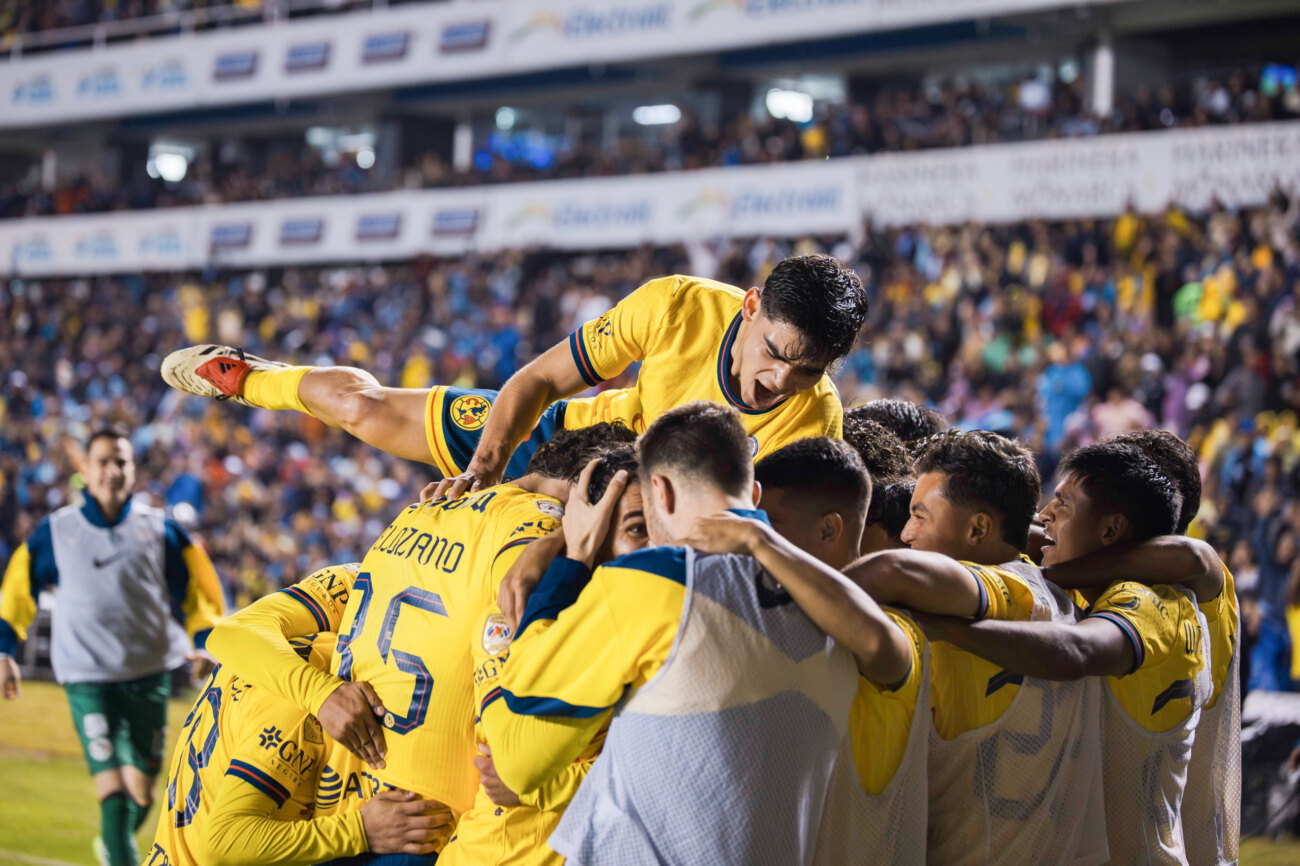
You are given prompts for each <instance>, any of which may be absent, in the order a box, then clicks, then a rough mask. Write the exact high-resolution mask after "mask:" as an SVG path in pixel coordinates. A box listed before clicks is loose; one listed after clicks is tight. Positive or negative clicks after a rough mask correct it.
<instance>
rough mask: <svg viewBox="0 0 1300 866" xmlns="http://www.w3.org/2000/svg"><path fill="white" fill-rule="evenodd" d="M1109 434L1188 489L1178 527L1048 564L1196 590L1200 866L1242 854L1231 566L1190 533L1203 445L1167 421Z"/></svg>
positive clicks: (1075, 577)
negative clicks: (1195, 446) (1202, 649)
mask: <svg viewBox="0 0 1300 866" xmlns="http://www.w3.org/2000/svg"><path fill="white" fill-rule="evenodd" d="M1107 441H1108V442H1116V443H1124V444H1128V445H1133V446H1136V447H1138V448H1140V449H1142V451H1143V452H1145V453H1146V455H1147V456H1148V457H1150V458H1151V459H1152V460H1154V461H1155V462H1156V464H1157V465H1158V466H1159V467H1160V470H1161V472H1163V473H1164V474H1165V476H1166V477H1168V478H1169V479H1170V480H1171V481H1173V482H1174V485H1175V486H1176V487H1177V488H1178V493H1179V494H1180V495H1181V496H1182V507H1181V508H1180V509H1179V516H1178V525H1177V527H1176V528H1175V532H1176V533H1177V534H1176V535H1162V536H1159V537H1157V538H1151V539H1148V540H1146V541H1143V542H1140V543H1137V544H1112V545H1107V546H1105V547H1101V548H1098V549H1097V550H1095V551H1093V552H1092V553H1089V554H1087V555H1085V556H1080V557H1074V558H1072V559H1070V560H1069V561H1068V562H1062V561H1060V557H1054V558H1053V561H1052V564H1051V565H1049V566H1047V567H1046V568H1045V569H1044V571H1043V574H1044V576H1046V577H1047V578H1048V579H1049V580H1052V581H1053V582H1055V583H1056V584H1058V585H1059V586H1062V587H1065V588H1066V589H1089V588H1091V589H1094V590H1100V589H1105V588H1106V587H1107V586H1109V585H1111V584H1112V583H1115V582H1116V581H1120V580H1133V581H1136V582H1138V583H1143V584H1146V585H1148V586H1152V585H1155V584H1162V583H1164V584H1168V583H1178V584H1181V585H1182V586H1185V587H1186V588H1187V589H1190V590H1191V591H1192V593H1193V594H1194V595H1195V596H1196V603H1197V607H1198V608H1200V611H1201V613H1202V615H1204V616H1205V620H1206V625H1207V626H1208V627H1209V633H1208V639H1209V645H1210V661H1211V663H1212V668H1211V674H1212V686H1213V691H1212V692H1211V694H1210V700H1209V702H1208V703H1207V704H1206V705H1205V708H1204V709H1202V710H1201V718H1200V721H1199V722H1198V723H1197V725H1196V739H1195V740H1194V741H1193V742H1192V757H1191V762H1190V764H1189V765H1188V769H1187V786H1186V790H1185V793H1184V795H1183V811H1182V814H1183V835H1184V839H1185V841H1186V849H1187V860H1188V862H1189V863H1191V864H1193V866H1203V864H1204V866H1226V864H1229V863H1235V862H1236V861H1237V846H1238V839H1239V836H1240V832H1241V674H1240V666H1241V660H1240V653H1241V632H1240V621H1239V613H1238V610H1237V592H1236V587H1235V585H1234V582H1233V578H1232V573H1231V572H1230V571H1229V570H1228V567H1227V566H1226V565H1225V564H1224V563H1223V562H1222V561H1221V560H1220V559H1219V557H1218V554H1217V553H1215V551H1214V548H1213V547H1211V546H1210V545H1208V544H1206V543H1205V542H1203V541H1199V540H1197V539H1192V538H1187V537H1185V535H1184V533H1186V532H1187V528H1188V526H1190V525H1191V522H1192V520H1193V518H1195V516H1196V512H1197V511H1198V510H1199V509H1200V507H1201V474H1200V467H1199V466H1198V464H1197V459H1196V455H1195V454H1194V453H1193V452H1192V450H1191V449H1190V448H1188V447H1187V444H1186V443H1184V442H1183V440H1181V439H1179V438H1178V437H1177V436H1175V435H1173V434H1172V433H1168V432H1166V431H1164V430H1141V431H1136V432H1133V433H1123V434H1121V435H1119V436H1115V437H1113V438H1112V439H1109V440H1107Z"/></svg>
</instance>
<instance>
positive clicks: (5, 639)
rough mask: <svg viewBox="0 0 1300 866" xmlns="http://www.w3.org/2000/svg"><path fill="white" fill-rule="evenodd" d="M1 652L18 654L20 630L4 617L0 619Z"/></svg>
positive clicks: (12, 654)
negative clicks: (15, 629) (15, 628)
mask: <svg viewBox="0 0 1300 866" xmlns="http://www.w3.org/2000/svg"><path fill="white" fill-rule="evenodd" d="M0 653H4V654H5V655H11V656H16V655H17V654H18V632H16V631H14V627H13V626H11V625H10V624H9V623H7V622H5V621H4V620H2V619H0Z"/></svg>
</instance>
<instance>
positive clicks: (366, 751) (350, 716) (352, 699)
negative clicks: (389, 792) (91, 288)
mask: <svg viewBox="0 0 1300 866" xmlns="http://www.w3.org/2000/svg"><path fill="white" fill-rule="evenodd" d="M384 714H385V710H384V703H383V701H381V700H380V699H379V695H377V694H375V690H374V689H373V688H371V687H370V683H343V685H341V686H339V687H338V688H337V689H335V690H334V692H333V694H331V695H330V696H329V697H328V698H326V699H325V703H323V704H321V707H320V712H318V713H317V714H316V720H317V721H318V722H320V726H321V727H322V728H324V729H325V733H327V734H329V735H330V736H331V737H333V738H334V739H335V740H336V741H338V742H339V743H340V744H342V746H343V748H345V749H347V750H348V751H349V752H351V753H352V754H354V755H356V756H357V757H358V758H360V759H361V760H363V761H365V762H366V763H367V764H369V765H370V768H371V769H372V770H382V769H383V768H384V756H385V755H387V754H388V746H387V745H386V744H385V742H384V726H383V725H382V724H381V722H380V719H382V718H383V717H384Z"/></svg>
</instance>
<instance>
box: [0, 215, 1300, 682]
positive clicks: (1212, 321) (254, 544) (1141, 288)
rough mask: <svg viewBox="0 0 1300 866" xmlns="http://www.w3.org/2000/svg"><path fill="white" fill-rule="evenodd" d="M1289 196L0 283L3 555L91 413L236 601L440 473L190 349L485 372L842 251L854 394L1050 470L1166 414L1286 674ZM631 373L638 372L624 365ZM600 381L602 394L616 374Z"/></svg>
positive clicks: (1202, 518)
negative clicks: (617, 311) (1089, 216)
mask: <svg viewBox="0 0 1300 866" xmlns="http://www.w3.org/2000/svg"><path fill="white" fill-rule="evenodd" d="M1298 225H1300V199H1297V198H1296V197H1292V196H1290V195H1287V194H1283V193H1278V194H1277V195H1275V197H1274V198H1273V200H1272V201H1271V202H1270V203H1269V204H1268V205H1267V206H1265V207H1261V208H1258V209H1255V210H1250V211H1246V212H1232V211H1228V210H1223V209H1215V210H1213V211H1211V212H1209V213H1203V214H1189V213H1184V212H1181V211H1178V210H1169V211H1168V212H1165V213H1162V214H1156V215H1147V216H1143V215H1138V214H1135V213H1125V214H1122V215H1120V216H1119V217H1118V218H1116V219H1111V220H1098V221H1080V222H1067V223H1040V222H1030V223H1023V224H1016V225H1008V226H1000V227H985V226H962V227H952V228H904V229H890V230H876V229H873V228H871V227H867V230H866V231H865V232H864V239H863V240H862V241H861V242H854V241H851V240H849V239H846V238H837V237H831V238H801V239H795V240H782V239H770V238H765V239H758V240H746V241H743V242H741V241H715V242H708V243H700V244H698V245H692V246H689V247H674V248H659V249H655V248H648V247H647V248H641V249H637V250H632V251H626V252H619V253H600V254H578V253H559V252H554V251H546V250H530V251H514V252H506V253H502V254H499V255H496V256H492V257H475V256H470V257H466V258H462V259H454V260H441V259H421V260H417V261H414V262H408V263H403V264H400V265H393V266H385V267H332V268H323V269H322V268H312V269H277V270H269V271H255V272H241V273H218V272H210V273H199V274H184V275H167V276H136V275H132V276H124V277H100V278H94V279H82V280H17V279H15V280H10V281H9V282H8V283H6V284H3V285H2V286H0V370H3V371H5V373H4V376H5V378H4V379H3V383H2V384H0V563H3V562H4V561H5V559H6V558H7V556H8V553H9V551H10V550H11V549H12V548H13V546H14V545H15V544H16V543H17V542H18V541H20V540H21V539H22V538H23V537H24V536H25V534H26V533H27V532H28V531H30V529H31V527H32V525H33V523H34V521H35V520H37V519H39V518H40V517H41V516H42V515H44V514H45V513H47V512H48V511H50V510H51V509H53V508H56V507H58V506H60V505H62V504H65V503H66V502H68V501H70V500H71V499H72V498H74V497H76V496H77V495H78V485H79V482H78V479H77V477H76V475H75V468H76V465H77V459H78V452H79V446H78V444H77V443H78V441H79V440H80V439H82V438H83V437H84V436H85V435H86V434H87V433H88V432H89V431H90V429H91V428H92V426H94V425H96V424H98V423H101V422H105V421H115V422H120V423H123V424H126V425H129V426H131V427H133V428H134V430H135V444H136V447H137V449H138V453H139V454H140V455H141V456H140V461H141V469H140V478H141V482H140V489H141V491H142V492H143V494H144V495H147V496H149V497H151V498H152V499H153V500H155V501H156V502H158V503H160V504H165V505H166V506H167V507H168V508H169V509H170V510H171V513H172V514H174V515H175V516H176V517H177V518H178V519H180V520H182V521H183V522H185V523H187V524H188V525H190V526H192V527H193V528H194V529H195V530H196V532H197V534H198V536H199V537H200V538H202V540H203V541H204V543H205V544H206V545H207V546H208V547H209V549H210V550H211V552H212V555H213V559H214V561H215V562H216V564H217V567H218V570H219V572H220V573H221V576H222V578H223V580H224V581H225V584H226V587H227V590H228V593H229V595H230V597H231V601H232V602H233V603H234V604H242V603H244V602H246V601H247V600H248V599H250V598H252V597H256V596H257V595H259V594H261V593H263V592H265V591H267V590H269V589H274V588H277V587H279V586H280V585H282V584H284V583H286V582H289V581H292V580H295V579H297V578H298V577H301V576H303V575H305V574H306V573H308V572H309V571H311V570H313V569H315V568H316V567H318V566H321V565H323V564H326V563H331V562H338V561H347V560H351V559H359V558H360V555H361V554H362V552H363V551H364V548H365V546H366V545H367V543H368V541H369V540H371V539H373V538H374V537H375V536H377V535H378V534H379V532H380V531H381V530H382V528H383V526H384V525H385V524H386V523H387V520H388V517H389V515H391V514H392V513H393V512H394V511H395V510H396V509H397V508H399V507H400V506H401V505H403V504H405V503H406V502H408V501H411V500H412V499H414V498H415V497H416V496H418V492H419V490H420V488H421V486H422V485H423V484H424V483H425V482H427V481H428V480H430V479H431V478H432V477H433V476H434V470H432V469H431V468H425V467H421V466H418V465H414V464H409V463H404V462H402V461H399V460H396V459H394V458H391V457H388V456H386V455H383V454H380V453H378V452H375V451H374V450H372V449H370V448H368V447H366V446H364V445H361V444H360V443H358V442H356V441H354V440H351V439H349V438H348V437H346V436H344V435H343V434H340V433H338V432H336V431H332V430H327V429H326V428H324V427H323V426H322V425H320V424H319V423H318V422H316V421H314V420H313V419H310V418H307V417H305V416H300V415H298V414H296V413H272V412H267V411H261V410H251V409H245V408H241V407H238V406H234V405H231V404H223V403H216V402H212V401H206V400H200V399H195V398H182V397H181V396H180V395H179V394H178V393H177V392H173V391H170V390H168V389H167V388H166V387H165V386H164V385H163V382H162V380H161V378H160V377H159V375H158V369H159V364H160V361H161V358H162V356H163V355H164V354H165V353H166V352H168V351H170V350H171V349H174V348H176V347H178V346H181V345H185V344H189V343H195V342H221V343H229V344H236V345H241V346H244V347H246V348H247V349H248V350H250V351H252V352H256V353H258V354H262V355H266V356H269V357H273V358H278V359H283V360H293V361H297V362H300V363H312V364H353V365H356V366H360V367H364V368H366V369H368V370H371V371H372V372H374V373H375V375H376V376H377V377H378V378H379V379H380V380H381V381H384V382H388V383H392V384H396V385H400V386H404V387H423V386H426V385H428V384H430V383H435V382H436V383H443V384H454V385H458V386H478V387H498V386H499V385H500V384H501V383H502V382H503V381H504V380H505V379H506V378H507V377H508V376H509V375H510V374H511V373H513V372H514V371H515V370H516V369H517V368H518V367H519V366H520V365H521V364H522V363H524V362H526V361H527V360H528V359H530V358H531V357H533V356H534V355H535V354H536V353H538V352H539V351H541V350H543V349H545V348H546V347H548V346H549V345H551V344H553V343H554V342H556V341H558V340H560V339H562V338H563V337H564V336H565V335H566V334H567V333H568V332H569V331H570V330H571V329H573V328H574V327H575V326H576V325H577V324H578V323H580V322H582V321H585V320H587V319H590V318H593V317H595V316H597V315H599V314H600V313H601V312H603V311H604V310H605V309H607V308H608V307H609V306H611V305H612V304H614V303H615V302H617V301H618V300H619V299H620V298H622V297H623V296H625V295H626V294H627V293H629V292H630V291H632V290H633V289H634V288H635V287H636V286H637V285H639V284H640V283H641V282H643V281H644V280H646V279H647V278H650V277H653V276H655V275H660V274H665V273H674V272H687V273H693V274H698V275H702V276H709V277H715V278H717V279H721V280H723V281H726V282H730V283H733V284H737V285H742V286H748V285H753V284H760V283H761V282H762V280H763V279H764V277H765V275H766V273H767V271H768V270H769V269H770V268H771V267H772V266H773V265H774V264H775V263H776V262H778V261H780V259H782V258H783V257H785V256H787V255H790V254H796V253H805V252H811V251H818V250H820V251H826V252H831V253H834V254H835V255H837V256H839V257H841V258H842V259H844V260H846V261H849V262H852V263H854V266H855V267H856V268H857V270H858V273H859V274H861V275H862V277H863V279H864V281H865V282H866V284H867V285H868V287H869V291H870V293H871V298H872V302H871V321H870V323H869V326H868V328H867V330H866V331H865V332H864V337H863V340H862V342H861V344H860V346H859V347H858V348H857V349H856V350H855V351H854V353H853V354H852V355H851V356H850V357H849V358H848V359H847V360H846V361H845V363H844V364H843V365H842V366H841V367H840V368H839V369H838V370H837V371H836V374H835V376H836V379H837V383H838V385H839V387H840V391H841V394H842V396H843V398H844V402H845V404H846V405H850V404H854V403H858V402H862V401H865V400H867V399H871V398H874V397H876V396H881V395H888V396H902V397H906V398H909V399H913V400H917V401H924V402H927V403H929V404H931V405H933V406H935V407H936V408H938V409H939V410H940V411H941V412H942V413H943V414H944V415H945V416H946V417H947V418H948V419H949V420H950V421H951V422H952V423H954V424H957V425H960V426H963V427H982V428H985V429H992V430H997V431H1002V432H1005V433H1007V434H1009V435H1014V436H1018V437H1020V438H1022V439H1024V440H1025V441H1026V442H1028V443H1030V444H1031V445H1032V446H1033V447H1034V448H1035V450H1036V451H1037V452H1038V453H1039V455H1040V459H1041V461H1042V469H1043V473H1044V478H1045V479H1050V478H1051V476H1052V472H1053V469H1054V467H1055V463H1056V461H1057V459H1058V458H1059V456H1060V455H1061V454H1062V453H1063V452H1064V451H1066V450H1068V449H1070V448H1072V447H1074V446H1076V445H1078V444H1082V443H1087V442H1091V441H1094V440H1097V439H1100V438H1104V437H1106V436H1108V435H1111V434H1113V433H1117V432H1122V431H1126V430H1131V429H1135V428H1141V427H1148V426H1162V427H1165V428H1167V429H1170V430H1173V431H1174V432H1176V433H1177V434H1178V435H1180V436H1182V437H1184V438H1186V439H1187V440H1188V442H1189V443H1190V444H1191V445H1192V447H1193V448H1194V449H1195V450H1196V451H1197V453H1198V454H1199V455H1200V457H1201V466H1202V473H1203V477H1204V484H1205V496H1204V501H1203V503H1202V507H1201V511H1200V514H1199V515H1198V517H1197V519H1196V521H1195V523H1194V524H1193V527H1192V533H1193V534H1195V535H1197V536H1200V537H1204V538H1207V539H1209V540H1210V541H1211V542H1212V543H1213V544H1215V545H1216V547H1217V548H1218V549H1219V550H1220V551H1221V554H1222V556H1223V558H1224V559H1225V561H1227V562H1228V563H1229V565H1230V566H1231V567H1232V569H1233V572H1234V574H1235V576H1236V579H1237V587H1238V590H1239V591H1240V592H1241V593H1242V597H1243V611H1244V613H1243V620H1244V622H1245V623H1246V629H1245V632H1244V636H1245V640H1246V641H1247V643H1248V644H1250V645H1251V646H1252V647H1253V650H1252V652H1251V653H1250V654H1249V656H1248V658H1249V659H1250V660H1251V671H1250V683H1251V685H1252V687H1267V688H1285V687H1288V685H1289V684H1290V678H1291V666H1290V665H1291V655H1290V653H1291V650H1290V643H1291V642H1290V639H1289V638H1288V635H1287V628H1286V625H1285V613H1286V611H1287V609H1288V607H1290V608H1291V609H1292V611H1293V613H1295V615H1296V618H1297V621H1298V622H1300V556H1298V555H1297V553H1300V495H1298V494H1300V428H1298V424H1297V412H1300V229H1298ZM627 375H633V373H629V374H627ZM613 384H615V385H616V384H618V383H617V382H616V383H613Z"/></svg>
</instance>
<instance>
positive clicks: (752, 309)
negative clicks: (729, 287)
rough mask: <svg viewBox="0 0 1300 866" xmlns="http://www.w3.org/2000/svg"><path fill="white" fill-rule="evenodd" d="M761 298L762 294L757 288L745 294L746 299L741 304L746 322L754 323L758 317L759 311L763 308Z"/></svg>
mask: <svg viewBox="0 0 1300 866" xmlns="http://www.w3.org/2000/svg"><path fill="white" fill-rule="evenodd" d="M761 297H762V293H761V292H759V290H758V289H757V287H755V288H752V289H750V290H749V291H747V292H745V299H744V300H743V301H741V302H740V313H741V315H743V316H744V317H745V321H746V322H752V321H754V317H755V316H757V315H758V310H759V308H760V307H761V306H762V304H761V302H760V298H761Z"/></svg>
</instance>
